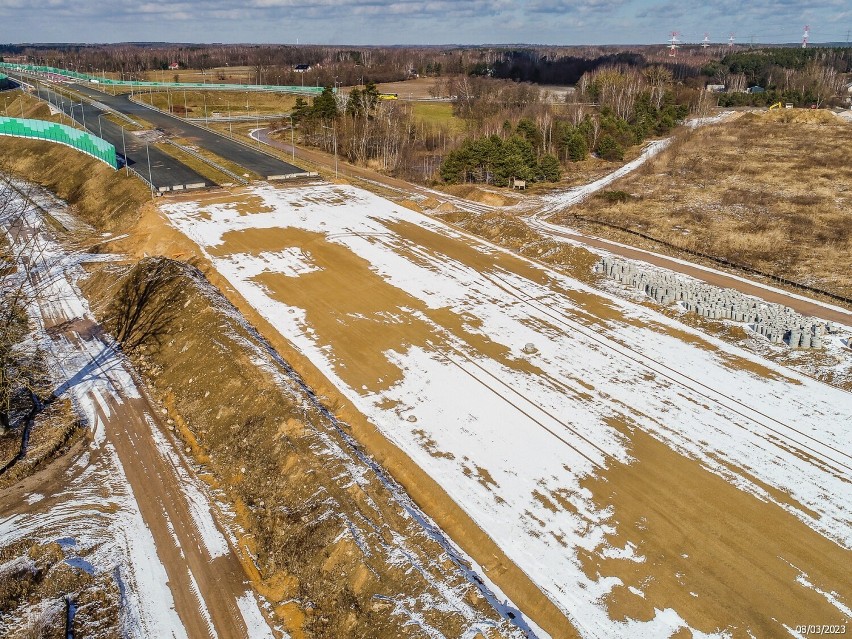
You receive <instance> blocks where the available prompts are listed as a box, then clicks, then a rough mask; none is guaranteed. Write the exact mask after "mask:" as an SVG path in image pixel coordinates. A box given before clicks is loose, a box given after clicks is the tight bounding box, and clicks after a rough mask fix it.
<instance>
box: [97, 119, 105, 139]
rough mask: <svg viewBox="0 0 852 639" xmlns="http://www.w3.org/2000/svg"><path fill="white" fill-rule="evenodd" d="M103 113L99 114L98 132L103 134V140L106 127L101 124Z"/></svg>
mask: <svg viewBox="0 0 852 639" xmlns="http://www.w3.org/2000/svg"><path fill="white" fill-rule="evenodd" d="M101 115H103V113H101V114H99V115H98V134H99V135H100V136H101V139H102V140H103V139H104V127H103V125H102V124H101Z"/></svg>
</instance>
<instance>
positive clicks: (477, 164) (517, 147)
mask: <svg viewBox="0 0 852 639" xmlns="http://www.w3.org/2000/svg"><path fill="white" fill-rule="evenodd" d="M508 128H509V127H507V129H508ZM540 135H541V133H540V131H539V130H538V128H537V127H536V126H535V123H534V122H532V121H531V120H526V119H524V120H521V121H520V122H519V123H518V126H517V127H515V129H514V131H513V132H512V134H511V135H509V136H508V137H505V138H504V137H500V136H499V135H491V136H488V137H485V138H476V139H471V140H465V141H464V142H463V143H462V145H461V146H460V147H459V148H458V149H455V150H454V151H451V152H450V153H449V154H448V155H447V157H446V158H445V159H444V161H443V163H442V164H441V179H442V180H444V182H448V183H450V184H458V183H460V182H484V183H486V184H494V185H495V186H509V185H510V184H511V183H512V181H513V180H515V179H518V180H525V181H527V182H541V181H544V182H558V181H559V178H561V177H562V167H561V166H560V165H559V160H557V159H556V157H555V156H553V155H550V154H544V155H540V154H539V153H537V151H538V150H539V149H540V148H541V147H540V146H539V145H538V144H536V143H535V138H537V137H540Z"/></svg>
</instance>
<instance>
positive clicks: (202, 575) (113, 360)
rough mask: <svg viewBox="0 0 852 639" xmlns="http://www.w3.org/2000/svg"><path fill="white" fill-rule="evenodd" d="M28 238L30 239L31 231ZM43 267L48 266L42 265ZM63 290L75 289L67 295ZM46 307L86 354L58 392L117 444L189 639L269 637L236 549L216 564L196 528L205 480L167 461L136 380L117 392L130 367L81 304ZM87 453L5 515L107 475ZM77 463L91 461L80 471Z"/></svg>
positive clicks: (42, 476) (35, 508)
mask: <svg viewBox="0 0 852 639" xmlns="http://www.w3.org/2000/svg"><path fill="white" fill-rule="evenodd" d="M28 231H29V232H33V231H32V229H28ZM41 232H42V233H45V231H41ZM36 255H38V252H36ZM36 259H39V258H36ZM40 259H41V261H44V258H43V257H41V258H40ZM40 266H42V265H40ZM45 268H47V265H46V263H44V266H42V270H40V271H36V275H35V276H34V277H35V279H36V284H37V285H38V280H39V278H41V277H44V275H43V273H44V272H45V271H44V269H45ZM47 273H48V275H47V276H46V277H47V278H48V279H49V278H51V277H52V276H55V273H54V274H53V275H51V274H50V268H47ZM60 277H65V275H64V274H63V275H61V276H60ZM44 286H45V287H47V286H53V284H45V285H44ZM71 289H72V290H73V285H72V286H71ZM51 290H53V289H51ZM60 290H68V289H67V288H65V287H60ZM39 303H40V312H41V315H42V318H43V321H44V325H45V327H46V328H48V329H51V330H50V331H49V334H50V336H51V339H52V340H53V341H54V342H56V343H58V344H62V348H64V349H65V350H66V352H76V353H77V354H78V355H82V357H79V359H76V360H72V359H71V358H69V357H66V358H65V359H64V361H60V367H61V368H62V369H64V372H65V374H66V380H67V381H66V382H65V383H64V384H63V387H62V388H61V391H62V392H68V391H70V392H71V393H72V395H74V396H75V397H76V399H77V402H78V404H82V405H84V406H83V410H86V406H85V404H88V406H89V408H94V416H95V423H94V424H92V428H93V432H94V433H96V434H95V440H96V442H97V441H98V438H99V434H98V433H100V432H102V433H103V438H104V443H106V444H107V447H108V446H109V445H112V446H113V447H114V449H115V453H116V454H117V457H118V460H119V461H120V464H121V467H122V468H120V469H114V468H111V467H110V466H111V464H110V462H108V461H107V464H106V465H107V467H108V469H109V472H110V473H111V474H115V473H118V474H120V472H121V470H123V472H124V475H125V476H126V478H127V482H128V484H129V487H130V491H132V496H133V498H134V499H135V501H136V503H137V504H138V508H139V511H140V512H141V515H142V518H143V520H144V523H145V525H146V527H147V528H148V529H149V530H150V531H151V534H152V535H153V538H154V543H155V546H156V551H157V557H156V558H154V557H151V558H150V559H151V561H157V560H158V559H159V561H160V562H161V563H162V565H163V567H164V568H165V571H166V574H167V576H168V587H169V589H170V590H171V593H172V597H173V600H174V605H175V609H176V611H177V614H178V616H179V618H180V621H181V623H182V625H183V626H184V628H185V630H186V633H187V635H188V636H189V637H192V638H194V637H209V636H218V637H233V638H234V639H244V638H245V637H249V636H251V637H256V636H272V633H271V631H270V630H269V629H268V628H265V629H264V630H265V632H264V633H263V634H261V633H260V632H258V630H259V629H258V628H249V627H247V624H246V622H245V621H244V619H243V616H242V614H241V611H240V607H239V605H238V604H237V600H238V599H240V598H242V597H244V596H246V595H248V597H250V598H252V597H253V595H252V594H251V589H250V586H249V585H248V582H247V579H246V576H245V573H244V571H243V568H242V565H241V564H240V561H239V559H238V557H237V556H236V555H235V554H234V552H233V549H229V551H228V552H225V553H224V554H222V555H220V556H217V557H212V556H211V552H210V550H209V548H208V543H209V541H208V540H209V534H210V533H209V531H207V535H206V536H205V534H203V533H202V532H201V531H200V530H199V529H198V526H197V523H196V520H197V517H198V516H199V515H198V513H197V512H196V513H195V515H193V512H192V507H191V506H190V503H189V501H188V497H187V493H186V490H185V485H186V483H187V479H189V480H190V481H191V482H193V483H195V482H197V481H198V480H197V478H196V476H195V474H194V472H193V470H192V468H190V467H189V466H187V465H186V464H185V463H184V461H183V459H182V457H180V456H179V455H175V454H173V455H167V453H166V451H164V450H161V449H160V448H158V444H157V441H156V439H160V441H161V442H163V441H167V442H168V444H169V445H170V446H173V447H175V448H176V447H177V446H178V443H177V440H176V439H175V438H173V437H171V436H170V435H169V434H168V431H167V430H166V428H165V426H164V424H163V416H162V413H161V412H160V411H158V410H157V409H156V407H155V406H154V404H153V403H152V402H151V400H150V399H149V398H148V397H147V396H146V394H145V391H144V388H142V387H141V384H140V383H139V382H138V381H137V382H136V388H133V387H132V386H131V387H129V388H128V387H118V386H117V385H116V383H115V379H116V373H117V371H118V372H119V374H120V375H122V376H124V377H125V378H126V377H129V376H132V375H133V373H132V369H131V365H130V364H129V362H128V361H127V360H126V358H124V356H123V355H122V354H120V353H117V352H116V351H115V350H114V346H113V345H112V343H111V341H110V339H109V337H108V336H107V335H105V333H104V331H103V329H102V328H101V327H100V326H99V325H98V324H97V323H96V322H95V321H94V320H93V319H92V318H91V317H89V316H86V315H85V314H84V316H83V317H80V316H77V315H76V313H75V310H74V309H75V308H79V306H78V305H77V304H75V303H74V302H73V301H72V302H71V303H68V300H67V298H61V299H60V301H59V303H57V299H52V300H48V301H46V302H42V301H41V300H40V301H39ZM75 361H77V362H79V361H82V362H83V365H82V368H79V370H78V365H77V364H75ZM80 385H84V386H82V387H83V388H90V389H91V390H88V391H76V392H75V389H74V387H75V386H80ZM104 388H108V389H109V392H107V393H105V392H104ZM135 391H138V395H137V393H136V392H135ZM78 407H79V406H78ZM101 429H103V430H102V431H101ZM81 448H82V447H78V448H77V449H75V452H73V453H69V454H68V455H66V456H65V457H64V458H62V459H61V460H60V461H58V462H56V463H55V464H54V465H51V466H49V467H48V468H47V469H45V470H44V471H42V472H41V473H39V474H37V475H36V476H34V477H31V478H29V479H27V480H25V481H24V482H22V483H21V485H19V486H15V487H12V488H11V489H10V490H8V491H6V492H7V493H8V494H7V495H4V498H3V499H2V500H0V514H2V515H3V516H4V517H8V516H11V515H13V514H38V513H40V512H45V511H46V510H47V509H48V508H50V507H51V506H53V505H56V500H55V499H52V498H51V497H52V496H53V495H57V494H58V493H60V492H61V491H63V490H65V491H67V490H68V487H69V486H70V485H72V483H71V480H72V479H73V478H74V477H75V476H80V475H81V474H82V473H84V472H85V470H86V469H87V468H88V467H89V465H92V464H94V465H97V466H98V467H99V468H102V467H103V464H101V461H99V460H102V458H103V457H104V454H103V453H104V451H105V450H107V448H106V447H104V446H103V444H102V443H100V444H99V443H93V444H92V446H91V450H90V451H89V452H90V453H91V454H90V455H89V456H88V457H86V458H84V457H83V456H82V453H83V452H84V451H83V450H81ZM107 457H109V455H107ZM78 461H85V463H81V464H78V463H77V462H78ZM36 490H37V491H39V493H40V494H42V495H45V494H46V498H44V499H41V500H39V501H37V502H35V503H34V504H33V505H28V504H27V502H26V501H24V500H20V499H19V497H20V496H21V495H22V494H25V493H27V492H34V491H36ZM106 501H107V505H106V506H105V507H107V508H109V507H110V506H109V505H108V502H109V499H107V500H106ZM202 507H203V506H202ZM214 521H215V517H214ZM131 543H132V542H131ZM136 595H137V596H138V597H139V598H140V599H142V600H144V599H146V598H147V597H150V596H151V593H146V592H138V593H136ZM199 598H200V599H199ZM155 605H156V604H155ZM258 615H259V613H258ZM140 630H142V631H144V629H140ZM176 636H180V633H179V634H177V635H176Z"/></svg>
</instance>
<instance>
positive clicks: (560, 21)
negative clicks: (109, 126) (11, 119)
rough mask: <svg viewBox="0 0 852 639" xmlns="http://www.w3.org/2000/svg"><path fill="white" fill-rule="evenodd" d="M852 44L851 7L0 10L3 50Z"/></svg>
mask: <svg viewBox="0 0 852 639" xmlns="http://www.w3.org/2000/svg"><path fill="white" fill-rule="evenodd" d="M806 24H807V25H809V26H810V35H811V41H812V42H827V41H834V42H837V41H843V42H845V41H847V40H848V38H849V36H848V35H847V33H848V32H849V30H850V29H852V0H818V1H813V0H754V1H751V2H742V1H741V0H714V1H712V2H709V1H708V0H466V1H464V0H460V1H454V0H426V1H419V0H346V1H343V2H341V1H335V0H243V1H239V0H175V1H173V2H168V1H166V0H158V1H156V2H154V1H152V0H108V1H104V0H41V1H39V2H34V1H33V0H0V42H2V43H21V42H89V43H92V42H131V41H156V42H162V41H167V42H226V43H231V42H249V43H275V44H279V43H281V44H285V43H286V44H294V43H297V42H298V43H302V44H307V43H313V44H363V45H369V44H374V45H387V44H504V43H529V44H555V45H578V44H656V43H663V42H665V41H666V40H667V39H668V38H669V36H670V34H671V32H672V31H678V32H680V34H681V36H680V39H681V40H682V41H684V42H699V41H701V40H702V39H703V38H704V34H705V32H706V33H708V34H709V39H710V41H711V42H722V41H727V40H728V37H729V36H730V34H731V33H734V36H735V39H736V41H737V42H741V43H748V42H751V41H754V42H757V43H762V42H767V43H780V42H800V41H801V39H802V34H803V29H804V25H806Z"/></svg>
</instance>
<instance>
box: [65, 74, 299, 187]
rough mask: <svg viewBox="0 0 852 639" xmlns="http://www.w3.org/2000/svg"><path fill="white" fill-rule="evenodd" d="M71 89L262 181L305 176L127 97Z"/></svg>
mask: <svg viewBox="0 0 852 639" xmlns="http://www.w3.org/2000/svg"><path fill="white" fill-rule="evenodd" d="M71 87H72V88H73V89H74V90H75V91H77V92H79V93H82V94H83V95H86V96H88V97H90V98H92V99H93V100H97V101H98V102H101V103H103V104H106V105H107V106H109V107H110V108H112V109H115V110H116V111H118V112H120V113H124V114H126V115H129V116H130V117H138V118H141V119H143V120H147V121H148V122H150V123H151V124H153V125H154V126H155V127H157V128H158V129H161V130H163V131H165V132H166V133H168V134H169V135H173V136H175V137H180V138H185V139H187V140H189V141H190V142H191V143H192V144H194V145H196V146H198V147H201V148H202V149H206V150H208V151H210V152H211V153H215V154H216V155H218V156H219V157H222V158H226V159H228V160H230V161H231V162H235V163H236V164H239V165H240V166H242V167H245V168H246V169H248V170H250V171H253V172H255V173H257V174H258V175H260V176H262V177H264V178H267V179H269V178H270V177H273V176H277V175H292V174H296V173H305V169H302V168H299V167H298V166H293V165H292V164H289V163H287V162H284V161H282V160H279V159H278V158H275V157H273V156H271V155H267V154H266V153H264V152H262V151H259V150H257V149H253V148H252V147H250V146H247V145H243V144H240V143H239V142H234V141H233V140H230V139H228V138H226V137H224V136H222V135H219V134H218V133H214V132H213V131H210V130H208V129H205V128H203V127H200V126H198V125H195V124H192V123H191V122H187V121H185V120H182V119H180V118H176V117H174V116H172V115H169V114H168V113H163V112H162V111H157V110H155V109H151V108H148V107H146V106H144V105H141V104H137V103H135V102H132V101H131V100H130V98H129V97H128V96H127V95H110V94H108V93H103V92H101V91H98V90H97V89H93V88H92V87H90V86H87V85H84V84H74V85H71Z"/></svg>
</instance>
